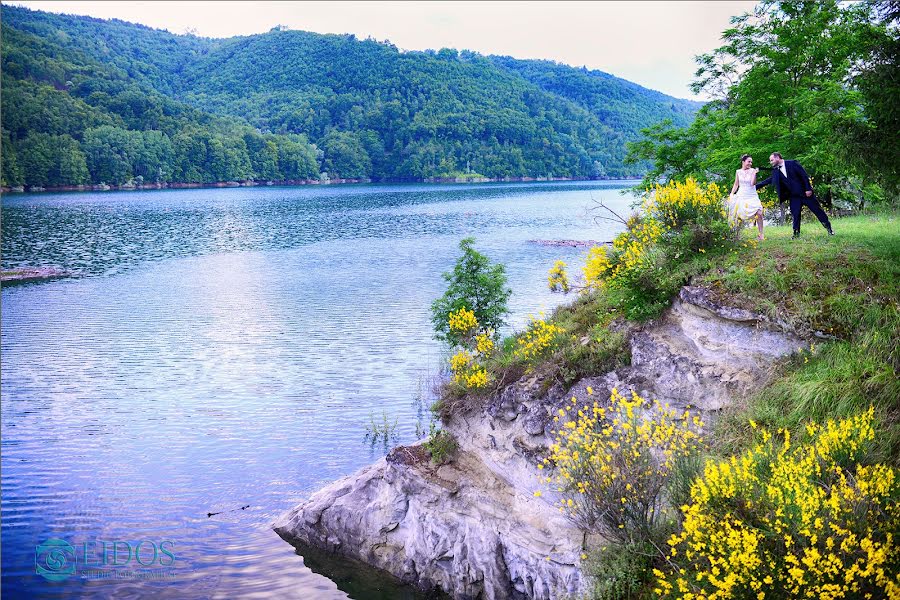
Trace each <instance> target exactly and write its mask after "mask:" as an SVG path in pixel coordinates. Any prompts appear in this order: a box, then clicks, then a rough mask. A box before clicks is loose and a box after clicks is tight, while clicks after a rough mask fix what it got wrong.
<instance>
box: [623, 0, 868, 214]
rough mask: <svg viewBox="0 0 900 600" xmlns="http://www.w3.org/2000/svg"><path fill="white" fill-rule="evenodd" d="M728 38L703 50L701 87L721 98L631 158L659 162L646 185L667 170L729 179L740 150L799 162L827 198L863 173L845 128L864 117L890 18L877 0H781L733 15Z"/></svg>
mask: <svg viewBox="0 0 900 600" xmlns="http://www.w3.org/2000/svg"><path fill="white" fill-rule="evenodd" d="M731 25H732V26H731V27H730V28H729V29H727V30H725V31H724V32H723V34H722V39H723V41H724V42H725V43H724V44H723V45H722V46H721V47H719V48H717V49H715V50H714V51H712V52H710V53H708V54H704V55H701V56H699V57H697V63H698V67H699V68H698V70H697V72H696V79H695V81H694V83H693V85H692V89H693V90H694V92H695V93H702V94H704V95H707V96H709V97H711V98H712V100H711V101H710V102H709V103H708V104H707V105H706V106H704V107H703V109H701V111H700V113H699V114H698V117H697V119H696V121H695V122H694V123H693V124H692V125H691V126H689V127H687V128H684V129H680V128H675V127H673V126H671V125H670V124H663V125H660V126H657V127H655V128H650V129H645V130H644V136H645V137H644V139H643V140H641V141H639V142H637V143H635V144H632V145H631V146H630V155H629V160H631V161H635V162H636V161H640V160H651V161H653V163H654V168H653V169H652V170H651V172H650V173H649V174H648V176H647V178H646V179H645V182H644V183H645V184H649V183H652V182H654V181H656V180H657V179H658V178H660V177H666V178H673V177H674V178H683V177H687V176H696V177H701V178H704V179H712V180H718V181H729V180H730V179H731V177H732V176H733V172H734V170H735V169H736V168H737V167H738V162H739V161H738V157H739V156H740V155H741V154H743V153H745V152H746V153H750V154H753V155H754V156H755V157H756V159H757V164H763V165H764V164H765V158H766V157H768V155H769V154H770V153H772V152H780V153H782V154H783V155H784V156H785V157H788V158H792V159H797V160H799V161H800V162H801V163H802V164H803V165H804V166H805V167H806V169H807V171H809V173H810V174H811V175H813V177H814V180H815V186H816V191H817V192H818V193H819V195H820V197H821V198H822V199H823V200H824V201H825V203H826V204H828V203H830V200H831V197H832V194H834V193H844V192H845V191H846V190H847V188H848V187H849V183H850V182H851V180H852V179H853V178H854V177H855V176H858V175H859V169H858V165H857V164H856V162H855V161H853V160H850V159H849V157H848V153H847V152H846V145H843V144H841V142H840V139H838V138H836V135H835V134H836V133H837V132H840V131H847V130H850V129H852V128H853V127H855V126H856V125H857V124H859V123H862V122H864V121H865V120H866V119H867V115H866V114H865V112H864V104H863V97H862V94H861V93H860V91H859V89H857V87H856V86H855V85H854V79H853V77H854V74H855V73H856V72H857V70H858V68H859V65H861V64H865V62H866V61H867V60H868V58H869V55H870V54H871V46H870V44H868V43H867V40H869V39H871V38H872V37H873V36H876V35H877V32H878V31H882V32H883V31H884V30H885V28H886V26H885V25H884V24H882V23H879V22H878V20H877V19H876V18H875V16H874V8H873V5H872V4H869V3H856V4H849V5H844V4H839V3H838V2H837V1H835V0H826V1H799V2H776V1H772V0H767V1H764V2H761V3H760V4H758V5H757V7H756V8H755V10H754V11H753V12H750V13H744V14H742V15H740V16H737V17H733V18H732V20H731Z"/></svg>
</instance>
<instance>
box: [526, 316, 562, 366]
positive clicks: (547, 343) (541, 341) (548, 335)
mask: <svg viewBox="0 0 900 600" xmlns="http://www.w3.org/2000/svg"><path fill="white" fill-rule="evenodd" d="M562 333H563V330H562V328H561V327H560V326H558V325H556V324H554V323H548V322H547V321H545V320H543V319H535V318H534V317H532V318H531V322H530V323H529V324H528V329H526V330H525V331H524V332H522V334H521V335H519V337H518V338H517V340H516V351H515V356H516V358H519V359H521V360H523V361H525V362H534V361H535V360H537V359H539V358H541V357H543V356H545V355H546V354H547V353H548V352H549V351H550V350H552V349H553V348H554V347H555V346H556V343H557V342H558V338H559V336H560V335H561V334H562Z"/></svg>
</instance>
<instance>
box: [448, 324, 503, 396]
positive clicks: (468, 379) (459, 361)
mask: <svg viewBox="0 0 900 600" xmlns="http://www.w3.org/2000/svg"><path fill="white" fill-rule="evenodd" d="M447 322H448V329H449V332H450V335H451V336H452V337H453V338H454V339H455V340H457V344H458V345H459V346H460V347H461V349H460V350H459V351H458V352H457V353H456V354H454V355H453V357H452V358H451V359H450V371H451V372H452V373H453V378H452V381H453V383H455V384H458V385H461V386H462V387H463V388H465V389H478V388H483V387H487V384H488V381H489V377H488V372H487V369H485V367H484V361H485V359H486V358H487V357H489V356H490V355H491V354H492V353H493V352H494V340H493V332H491V331H483V330H479V327H478V320H477V319H476V318H475V313H474V312H472V311H470V310H469V309H467V308H465V307H463V308H461V309H459V310H457V311H454V312H451V313H450V315H449V316H448V319H447Z"/></svg>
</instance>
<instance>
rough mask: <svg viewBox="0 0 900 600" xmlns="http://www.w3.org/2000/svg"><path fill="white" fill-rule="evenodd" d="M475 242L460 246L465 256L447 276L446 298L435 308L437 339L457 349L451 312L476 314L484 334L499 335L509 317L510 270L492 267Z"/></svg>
mask: <svg viewBox="0 0 900 600" xmlns="http://www.w3.org/2000/svg"><path fill="white" fill-rule="evenodd" d="M474 243H475V238H471V237H467V238H465V239H463V240H462V241H461V242H460V243H459V248H460V250H462V256H460V257H459V259H458V260H457V261H456V265H455V266H454V267H453V270H452V271H449V272H447V273H444V275H443V277H444V280H446V281H447V283H448V284H449V286H448V287H447V291H446V292H444V295H443V296H441V297H440V298H438V299H437V300H435V301H434V303H433V304H432V305H431V321H432V323H433V324H434V330H435V332H436V335H435V337H437V339H439V340H445V341H447V342H449V343H450V345H451V346H454V345H456V344H458V343H459V341H460V339H459V337H458V336H457V335H456V334H455V333H454V332H452V331H450V326H449V324H448V319H449V315H450V313H451V312H456V311H458V310H459V309H461V308H466V309H468V310H471V311H472V312H474V313H475V318H476V319H477V320H478V325H479V327H480V328H482V329H484V330H493V332H494V334H495V335H497V333H498V332H499V330H500V328H501V327H502V326H503V324H504V317H505V316H506V315H507V314H509V307H508V306H507V302H508V300H509V296H510V294H512V290H511V289H509V288H508V287H507V286H506V268H505V267H504V266H503V265H502V264H491V261H490V259H488V257H487V256H485V255H484V254H482V253H480V252H479V251H478V250H476V249H475V248H474V247H473V244H474Z"/></svg>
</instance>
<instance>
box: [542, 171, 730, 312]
mask: <svg viewBox="0 0 900 600" xmlns="http://www.w3.org/2000/svg"><path fill="white" fill-rule="evenodd" d="M724 197H725V194H724V192H723V191H722V190H721V189H720V188H719V187H718V186H717V185H716V184H715V183H698V182H697V181H696V180H694V179H687V180H686V181H684V182H679V181H670V182H669V183H667V184H666V185H656V186H655V187H654V188H653V189H648V190H647V191H646V192H645V194H644V197H643V200H642V202H641V206H640V210H639V212H638V214H636V215H633V216H632V217H631V218H629V219H623V218H621V217H619V216H618V215H616V220H619V221H620V222H622V223H624V224H625V225H626V229H625V231H623V232H622V233H620V234H619V235H618V236H616V238H615V239H614V240H613V243H612V247H611V248H607V247H605V246H595V247H593V248H591V249H590V251H589V252H588V256H587V260H586V261H585V266H584V270H583V275H584V284H583V285H582V286H580V289H581V290H582V291H592V290H600V289H605V290H607V291H608V292H609V293H610V295H611V296H612V297H614V298H615V299H616V300H617V304H619V305H620V307H621V308H622V309H623V310H624V312H625V314H626V316H628V317H629V318H632V319H636V320H643V319H646V318H649V317H654V316H656V315H657V314H659V312H660V311H661V310H662V309H663V308H665V306H667V305H668V303H669V300H670V298H671V296H672V294H673V293H674V292H675V291H676V290H677V288H678V287H679V286H681V285H683V283H684V281H685V280H686V279H687V278H688V277H689V276H690V275H691V274H693V273H695V272H700V271H702V269H703V268H704V267H706V266H707V265H708V259H709V258H711V257H713V256H716V255H719V254H722V253H723V252H727V251H728V250H730V249H731V248H732V247H733V245H734V244H735V240H734V239H733V237H732V236H731V235H730V232H731V229H730V227H729V225H728V221H727V213H726V210H725V203H724ZM548 282H549V285H550V288H551V289H552V290H554V291H563V292H565V291H568V290H569V289H571V288H572V287H573V286H571V284H569V282H568V277H567V274H566V272H565V264H564V263H563V264H562V265H560V262H559V261H558V262H557V264H556V265H554V267H553V269H551V271H550V273H549V276H548ZM563 283H565V285H563Z"/></svg>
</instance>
